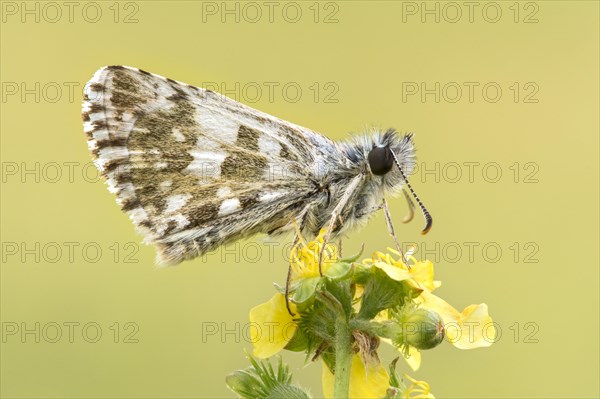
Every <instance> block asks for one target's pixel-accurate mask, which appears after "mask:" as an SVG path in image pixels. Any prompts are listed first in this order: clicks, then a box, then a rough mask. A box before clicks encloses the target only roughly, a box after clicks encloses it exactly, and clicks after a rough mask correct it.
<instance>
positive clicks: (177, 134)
mask: <svg viewBox="0 0 600 399" xmlns="http://www.w3.org/2000/svg"><path fill="white" fill-rule="evenodd" d="M172 132H173V137H175V141H179V142H182V141H185V136H184V135H183V133H181V130H179V128H178V127H174V128H173V131H172Z"/></svg>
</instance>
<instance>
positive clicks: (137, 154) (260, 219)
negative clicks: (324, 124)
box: [83, 66, 334, 263]
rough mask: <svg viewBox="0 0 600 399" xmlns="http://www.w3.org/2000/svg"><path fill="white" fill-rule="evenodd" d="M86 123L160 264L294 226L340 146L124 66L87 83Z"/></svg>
mask: <svg viewBox="0 0 600 399" xmlns="http://www.w3.org/2000/svg"><path fill="white" fill-rule="evenodd" d="M83 120H84V130H85V133H86V135H87V137H88V145H89V148H90V150H91V152H92V154H93V157H94V161H95V163H96V165H97V166H98V168H99V169H100V171H101V172H102V174H103V175H104V176H105V177H106V180H107V183H108V185H109V190H110V191H111V192H113V193H115V194H116V196H117V202H118V203H119V204H120V205H121V207H122V209H123V210H124V211H125V212H127V213H128V214H129V216H130V218H131V219H132V220H133V222H134V224H135V225H136V226H137V227H138V229H139V231H140V232H141V233H142V234H143V235H144V237H145V242H147V243H153V244H157V245H158V248H159V261H160V262H163V263H178V262H180V261H182V260H184V259H189V258H193V257H195V256H198V255H200V254H202V253H204V252H206V251H208V250H211V249H213V248H215V247H217V246H219V245H222V244H225V243H227V242H230V241H233V240H237V239H240V238H243V237H246V236H249V235H252V234H255V233H257V232H268V231H270V230H275V229H279V228H281V227H282V226H284V225H286V224H288V223H289V222H290V220H291V219H292V218H293V217H294V216H295V215H297V214H298V212H301V210H302V209H303V207H304V206H305V205H306V203H307V201H308V200H309V198H310V196H311V194H312V193H314V192H315V190H316V188H315V184H314V181H315V179H314V178H313V177H314V176H313V174H314V170H313V166H314V165H315V160H316V159H317V158H318V157H319V151H331V150H332V148H334V145H333V143H332V142H331V141H329V140H328V139H326V138H325V137H323V136H321V135H319V134H317V133H314V132H312V131H310V130H308V129H305V128H302V127H300V126H296V125H293V124H291V123H289V122H286V121H282V120H280V119H277V118H275V117H272V116H270V115H268V114H265V113H262V112H260V111H256V110H254V109H252V108H250V107H247V106H245V105H243V104H240V103H238V102H235V101H233V100H231V99H228V98H227V97H224V96H222V95H220V94H217V93H214V92H211V91H209V90H204V89H201V88H197V87H194V86H190V85H186V84H183V83H180V82H177V81H174V80H171V79H166V78H163V77H161V76H158V75H154V74H150V73H148V72H145V71H142V70H139V69H135V68H130V67H122V66H114V67H105V68H102V69H100V70H99V71H98V72H96V74H95V75H94V77H93V78H92V80H91V81H90V82H89V83H88V85H87V86H86V90H85V98H84V104H83Z"/></svg>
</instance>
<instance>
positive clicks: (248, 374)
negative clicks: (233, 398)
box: [225, 356, 310, 399]
mask: <svg viewBox="0 0 600 399" xmlns="http://www.w3.org/2000/svg"><path fill="white" fill-rule="evenodd" d="M248 359H249V360H250V363H251V364H252V366H250V367H248V368H246V369H244V370H238V371H235V372H233V373H231V374H230V375H228V376H227V377H226V378H225V382H226V384H227V387H229V389H231V390H232V391H233V392H235V393H237V394H238V395H240V397H242V398H244V399H275V398H290V399H296V398H297V399H307V398H310V395H309V394H308V393H307V392H306V391H305V390H303V389H302V388H300V387H299V386H297V385H294V384H292V375H291V373H290V371H289V368H288V366H286V365H285V364H283V362H282V361H281V358H280V357H278V359H277V367H276V368H275V369H274V368H273V365H272V364H271V362H270V361H268V360H263V361H257V360H256V359H254V358H253V357H252V356H249V357H248Z"/></svg>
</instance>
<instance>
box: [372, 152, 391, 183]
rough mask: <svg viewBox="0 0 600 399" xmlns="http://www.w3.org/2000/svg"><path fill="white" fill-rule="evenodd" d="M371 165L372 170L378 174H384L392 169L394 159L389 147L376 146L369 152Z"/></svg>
mask: <svg viewBox="0 0 600 399" xmlns="http://www.w3.org/2000/svg"><path fill="white" fill-rule="evenodd" d="M368 160H369V166H370V167H371V172H373V174H374V175H377V176H383V175H385V174H386V173H387V172H389V171H390V170H392V166H393V165H394V159H393V158H392V154H391V152H390V149H389V147H375V148H373V149H372V150H371V152H369V157H368Z"/></svg>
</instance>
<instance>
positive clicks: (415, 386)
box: [402, 374, 435, 399]
mask: <svg viewBox="0 0 600 399" xmlns="http://www.w3.org/2000/svg"><path fill="white" fill-rule="evenodd" d="M404 378H406V379H407V380H409V381H410V382H411V385H409V386H408V387H407V388H406V390H405V391H404V393H403V394H402V396H403V397H404V398H406V399H435V396H433V394H432V393H431V392H430V390H429V389H430V388H429V384H428V383H426V382H425V381H418V380H415V379H414V378H411V377H410V376H408V375H406V374H404Z"/></svg>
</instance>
